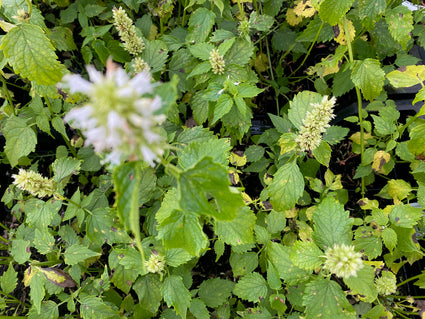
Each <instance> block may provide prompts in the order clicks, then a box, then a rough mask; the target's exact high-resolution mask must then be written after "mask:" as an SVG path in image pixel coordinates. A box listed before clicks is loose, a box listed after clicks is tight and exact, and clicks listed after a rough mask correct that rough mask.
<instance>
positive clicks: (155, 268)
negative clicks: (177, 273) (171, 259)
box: [145, 252, 165, 274]
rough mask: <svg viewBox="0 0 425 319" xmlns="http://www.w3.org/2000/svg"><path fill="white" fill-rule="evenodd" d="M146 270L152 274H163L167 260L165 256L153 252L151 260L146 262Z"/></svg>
mask: <svg viewBox="0 0 425 319" xmlns="http://www.w3.org/2000/svg"><path fill="white" fill-rule="evenodd" d="M145 265H146V270H147V271H149V272H151V273H154V274H155V273H161V272H162V271H163V270H164V267H165V258H164V256H163V255H161V254H159V253H157V252H152V254H151V256H150V257H149V260H147V261H146V262H145Z"/></svg>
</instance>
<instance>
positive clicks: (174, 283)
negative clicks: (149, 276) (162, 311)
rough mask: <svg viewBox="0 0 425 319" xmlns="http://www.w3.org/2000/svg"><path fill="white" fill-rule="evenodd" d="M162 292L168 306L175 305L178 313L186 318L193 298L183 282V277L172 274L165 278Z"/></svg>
mask: <svg viewBox="0 0 425 319" xmlns="http://www.w3.org/2000/svg"><path fill="white" fill-rule="evenodd" d="M161 292H162V295H163V296H164V301H165V302H166V303H167V306H168V307H174V309H175V311H176V313H177V314H178V315H180V316H182V317H183V318H186V312H187V308H189V305H190V299H191V298H190V293H189V291H188V290H187V288H186V287H185V286H184V284H183V279H182V277H180V276H175V275H171V276H169V277H167V278H165V280H164V284H163V286H162V289H161Z"/></svg>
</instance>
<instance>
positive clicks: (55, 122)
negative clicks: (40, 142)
mask: <svg viewBox="0 0 425 319" xmlns="http://www.w3.org/2000/svg"><path fill="white" fill-rule="evenodd" d="M52 126H53V128H54V129H55V130H56V131H58V132H59V133H60V134H61V135H62V137H63V138H64V139H65V140H67V141H69V138H68V135H67V134H66V128H65V124H64V122H63V119H62V118H61V117H59V116H55V117H54V118H52Z"/></svg>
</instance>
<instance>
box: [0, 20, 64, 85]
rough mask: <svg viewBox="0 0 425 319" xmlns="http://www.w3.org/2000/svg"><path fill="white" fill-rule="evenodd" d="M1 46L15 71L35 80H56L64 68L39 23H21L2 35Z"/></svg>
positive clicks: (47, 81) (43, 81)
mask: <svg viewBox="0 0 425 319" xmlns="http://www.w3.org/2000/svg"><path fill="white" fill-rule="evenodd" d="M0 49H1V50H3V52H4V55H5V57H6V58H7V61H8V63H9V64H10V65H11V66H12V67H13V70H14V71H15V73H16V74H20V75H21V76H22V77H24V78H28V79H29V80H30V81H35V82H37V84H43V85H51V84H56V83H57V82H59V81H60V80H61V79H62V76H63V75H64V73H65V72H64V70H65V68H64V67H63V66H62V65H61V64H60V62H59V61H58V60H57V56H56V54H55V49H54V47H53V45H52V44H51V43H50V41H49V39H48V38H47V37H46V35H45V34H44V32H43V29H42V28H40V27H39V26H36V25H32V24H27V23H22V24H19V25H17V26H15V27H14V28H12V30H10V31H9V32H8V33H7V34H6V35H4V36H3V38H2V41H1V46H0Z"/></svg>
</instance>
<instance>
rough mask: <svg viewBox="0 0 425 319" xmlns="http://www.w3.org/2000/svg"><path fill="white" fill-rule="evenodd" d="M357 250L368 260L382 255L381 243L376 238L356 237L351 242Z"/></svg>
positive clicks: (367, 236)
mask: <svg viewBox="0 0 425 319" xmlns="http://www.w3.org/2000/svg"><path fill="white" fill-rule="evenodd" d="M353 244H354V246H356V248H357V250H359V251H361V252H363V254H365V255H366V256H367V257H368V258H369V260H372V259H375V258H376V257H378V256H380V255H381V254H382V241H381V239H380V238H379V237H377V236H373V235H371V236H369V235H364V236H360V237H357V238H356V239H355V240H354V241H353Z"/></svg>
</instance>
